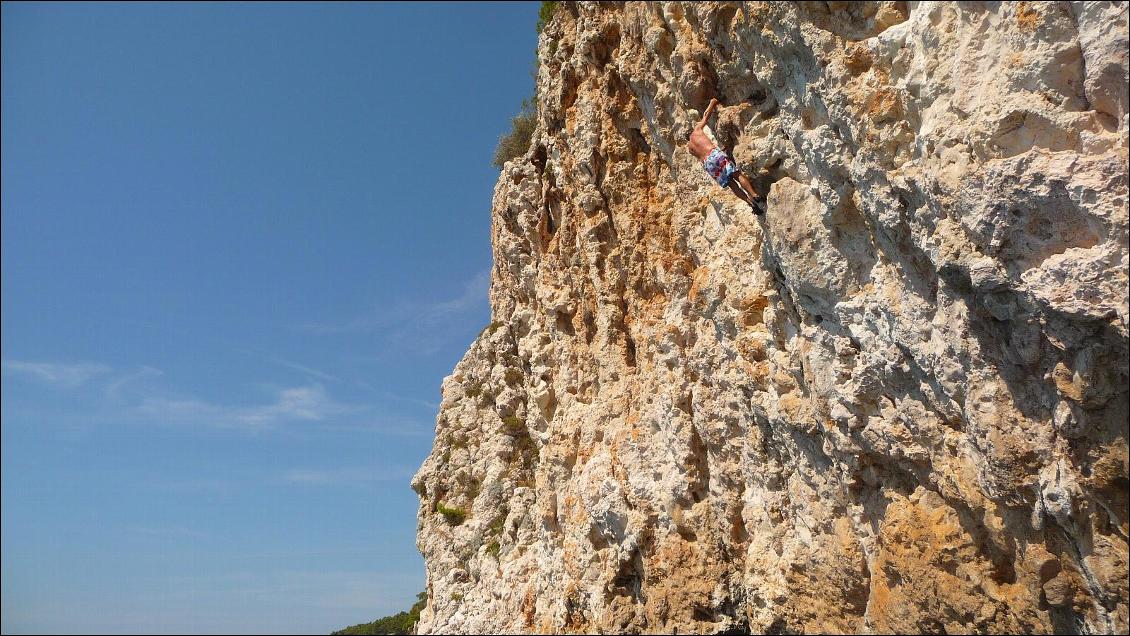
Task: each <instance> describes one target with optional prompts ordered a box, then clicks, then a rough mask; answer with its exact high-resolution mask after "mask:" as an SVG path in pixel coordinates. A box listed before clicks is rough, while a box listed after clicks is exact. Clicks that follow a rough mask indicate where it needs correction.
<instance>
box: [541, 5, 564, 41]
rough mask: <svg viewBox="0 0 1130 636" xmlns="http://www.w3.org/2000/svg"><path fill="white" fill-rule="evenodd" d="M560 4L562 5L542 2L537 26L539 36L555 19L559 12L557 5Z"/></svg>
mask: <svg viewBox="0 0 1130 636" xmlns="http://www.w3.org/2000/svg"><path fill="white" fill-rule="evenodd" d="M559 4H561V3H560V2H542V3H541V8H540V9H538V25H537V30H538V35H541V32H542V30H544V29H545V25H547V24H549V21H550V20H552V19H553V14H554V13H555V12H556V11H557V5H559Z"/></svg>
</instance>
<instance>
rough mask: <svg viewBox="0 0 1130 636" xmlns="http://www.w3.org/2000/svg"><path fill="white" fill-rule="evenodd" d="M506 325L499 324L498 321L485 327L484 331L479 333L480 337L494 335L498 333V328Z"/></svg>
mask: <svg viewBox="0 0 1130 636" xmlns="http://www.w3.org/2000/svg"><path fill="white" fill-rule="evenodd" d="M504 324H506V323H503V322H499V321H497V320H496V321H494V322H492V323H490V324H489V325H487V326H485V327H483V330H482V331H480V332H479V337H480V338H482V337H483V334H486V335H488V336H489V335H491V334H493V333H494V332H496V331H498V328H499V327H501V326H502V325H504Z"/></svg>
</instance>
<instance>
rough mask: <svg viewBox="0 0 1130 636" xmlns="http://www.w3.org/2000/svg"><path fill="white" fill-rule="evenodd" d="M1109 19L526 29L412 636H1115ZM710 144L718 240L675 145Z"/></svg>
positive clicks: (1114, 231)
mask: <svg viewBox="0 0 1130 636" xmlns="http://www.w3.org/2000/svg"><path fill="white" fill-rule="evenodd" d="M1127 39H1128V38H1127V9H1126V5H1118V4H1114V3H1105V2H1096V3H1089V2H1051V3H1035V2H1033V3H1026V2H1018V3H985V4H979V3H975V2H962V3H956V4H949V3H921V4H917V3H902V2H866V3H848V2H813V3H797V4H793V3H746V2H732V3H731V2H705V3H686V4H684V3H628V4H626V5H621V4H612V3H599V4H597V3H591V4H590V3H564V4H563V6H561V7H560V8H559V9H558V11H557V13H556V15H555V16H554V18H553V20H552V21H551V22H550V24H549V25H548V26H547V28H546V29H545V31H544V33H543V34H542V36H541V40H540V48H539V51H538V54H539V59H540V71H539V74H538V79H537V93H538V102H539V108H538V125H537V130H536V132H535V134H534V138H533V141H532V143H531V146H530V149H529V152H528V153H527V154H526V155H525V156H523V157H520V158H518V159H515V160H513V161H511V162H509V163H508V164H507V165H506V166H505V168H504V169H503V171H502V175H501V176H500V178H499V181H498V185H497V187H496V189H495V194H494V202H493V214H492V224H493V235H492V236H493V239H492V243H493V250H494V270H493V275H492V283H491V290H490V301H491V309H492V312H493V320H494V322H493V323H491V325H490V326H489V327H487V328H486V329H485V330H484V331H483V333H482V334H481V335H480V336H479V337H478V339H477V340H476V341H475V342H474V343H473V344H472V345H471V348H470V350H468V352H467V353H466V355H465V356H464V358H463V359H462V361H461V362H459V364H458V366H456V368H455V370H454V372H453V373H452V375H450V376H449V377H447V378H445V380H444V382H443V398H442V405H441V407H440V412H439V416H438V418H437V422H436V439H435V445H434V449H433V451H432V453H431V455H430V456H429V457H428V458H427V460H426V461H425V462H424V465H423V466H422V467H421V469H420V471H419V473H418V474H417V475H416V477H415V479H414V480H413V487H414V488H415V489H416V491H417V493H418V494H419V496H420V501H421V504H420V511H419V534H418V546H419V548H420V550H421V551H422V552H423V554H424V557H425V560H426V563H427V575H428V586H427V591H428V606H427V609H426V610H425V612H424V613H423V616H422V620H421V624H420V627H419V630H420V631H421V632H483V633H491V632H494V633H499V632H502V633H505V632H531V631H537V632H593V631H606V632H622V631H666V632H671V631H674V630H677V631H678V632H679V633H687V632H698V633H703V632H705V633H713V632H719V631H724V630H751V631H803V632H920V631H930V632H936V631H942V630H945V631H947V632H951V633H952V632H955V631H957V632H968V631H979V632H981V631H983V632H1028V631H1034V632H1051V631H1060V632H1074V631H1081V632H1107V633H1110V632H1126V630H1127V627H1128V617H1127V605H1128V598H1127V597H1128V594H1127V532H1128V520H1127V489H1128V481H1127V430H1126V426H1127V424H1126V421H1127V409H1128V389H1127V375H1128V371H1127V364H1128V331H1127V319H1128V300H1127V272H1128V248H1127V226H1128V219H1127V201H1128V196H1127V167H1126V162H1127V150H1128V135H1127V131H1128V114H1127V107H1128V97H1127V69H1128V64H1127ZM712 96H717V97H718V98H719V99H720V100H721V102H722V106H721V108H720V111H719V115H718V117H717V119H716V121H713V122H712V129H713V132H714V134H715V135H716V137H717V139H718V141H719V143H720V144H722V145H723V146H724V147H725V148H727V149H730V150H732V152H733V154H734V155H735V156H736V158H737V159H738V161H739V162H741V163H742V164H743V165H744V167H745V168H746V169H747V170H748V171H749V173H750V174H751V175H757V174H758V172H759V171H761V170H762V169H765V170H766V172H765V173H764V174H761V175H760V176H758V177H757V180H756V181H757V182H759V183H760V184H761V186H762V187H769V186H770V184H771V189H770V194H769V198H768V214H767V215H766V216H765V217H764V218H758V217H755V216H753V215H752V214H751V213H750V212H749V210H748V208H747V207H746V206H745V205H744V204H743V203H742V202H741V201H739V200H738V199H737V198H736V197H735V196H734V195H733V194H732V193H730V192H728V191H724V190H722V189H720V188H719V187H718V186H716V185H715V184H713V183H712V182H711V181H710V180H709V178H708V177H707V175H706V174H705V172H704V171H703V170H702V167H701V166H700V165H699V164H698V162H697V161H696V160H695V159H694V158H693V157H692V156H691V155H690V154H688V153H687V151H686V150H685V147H684V144H685V141H686V139H687V136H688V134H689V132H690V130H691V127H692V125H693V122H694V118H695V117H696V116H697V114H698V113H697V112H692V111H701V110H702V109H703V108H704V107H705V105H706V103H707V101H708V100H709V98H710V97H712Z"/></svg>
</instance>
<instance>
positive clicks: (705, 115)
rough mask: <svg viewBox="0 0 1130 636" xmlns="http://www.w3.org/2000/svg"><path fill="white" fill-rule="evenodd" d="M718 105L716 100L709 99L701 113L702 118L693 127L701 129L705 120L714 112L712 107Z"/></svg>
mask: <svg viewBox="0 0 1130 636" xmlns="http://www.w3.org/2000/svg"><path fill="white" fill-rule="evenodd" d="M717 107H718V100H717V99H713V98H712V99H711V100H710V105H709V106H707V107H706V111H705V112H703V113H702V119H701V120H699V122H698V123H697V124H696V125H695V128H697V129H699V130H701V129H702V127H703V126H705V125H706V121H707V120H708V119H710V116H711V115H713V114H714V109H715V108H717Z"/></svg>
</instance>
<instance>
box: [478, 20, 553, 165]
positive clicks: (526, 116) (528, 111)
mask: <svg viewBox="0 0 1130 636" xmlns="http://www.w3.org/2000/svg"><path fill="white" fill-rule="evenodd" d="M559 4H560V3H559V2H542V3H541V8H540V9H539V10H538V23H537V26H536V29H537V32H538V35H541V32H542V30H544V29H545V26H546V25H547V24H549V21H550V20H552V19H553V14H554V13H556V12H557V5H559ZM550 46H551V47H553V48H554V49H555V48H556V47H555V46H554V45H553V44H551V45H550ZM537 64H538V62H537V55H536V53H535V55H534V69H535V71H534V77H537V71H536V69H537ZM537 117H538V101H537V95H534V96H533V97H530V98H529V99H523V100H522V110H521V111H519V113H518V114H517V115H515V116H514V117H512V118H511V119H510V132H508V133H506V134H504V135H501V136H499V138H498V145H497V146H495V149H494V159H493V160H492V161H491V163H492V164H493V165H494V167H495V168H502V166H503V165H504V164H505V163H506V162H507V161H510V160H511V159H514V158H516V157H521V156H522V155H523V154H525V153H526V151H527V150H529V148H530V139H531V138H532V137H533V135H534V129H535V128H537Z"/></svg>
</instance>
